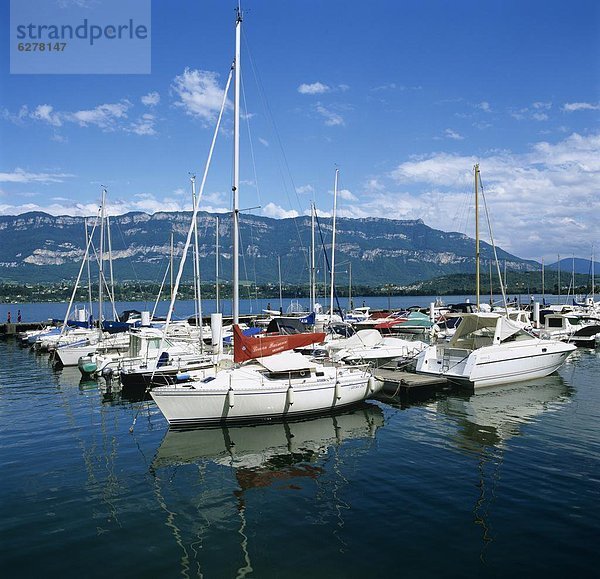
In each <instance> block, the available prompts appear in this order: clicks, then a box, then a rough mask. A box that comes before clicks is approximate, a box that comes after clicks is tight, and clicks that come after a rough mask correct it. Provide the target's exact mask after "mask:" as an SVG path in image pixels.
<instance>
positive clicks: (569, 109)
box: [563, 103, 600, 113]
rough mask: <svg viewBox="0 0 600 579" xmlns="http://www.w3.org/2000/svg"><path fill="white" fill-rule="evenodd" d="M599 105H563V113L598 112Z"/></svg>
mask: <svg viewBox="0 0 600 579" xmlns="http://www.w3.org/2000/svg"><path fill="white" fill-rule="evenodd" d="M598 110H600V104H598V103H565V104H564V105H563V111H565V112H567V113H572V112H574V111H598Z"/></svg>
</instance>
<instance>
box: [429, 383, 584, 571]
mask: <svg viewBox="0 0 600 579" xmlns="http://www.w3.org/2000/svg"><path fill="white" fill-rule="evenodd" d="M571 394H572V388H571V387H570V386H569V385H568V384H567V383H566V382H565V381H564V380H563V378H562V377H561V376H560V375H559V374H557V373H554V374H552V375H550V376H546V377H545V378H538V379H536V380H531V381H529V382H526V383H525V382H524V383H517V384H514V385H503V386H498V387H495V388H484V389H481V390H477V391H476V392H475V393H474V394H471V395H462V396H461V395H452V396H448V397H447V398H445V399H442V400H439V401H437V402H436V403H434V404H432V405H431V406H430V409H431V410H433V411H435V412H436V413H442V414H444V415H446V416H448V417H450V418H451V419H454V420H455V421H456V423H457V425H458V430H457V431H456V433H455V435H454V436H451V437H450V441H451V442H452V444H453V445H454V446H455V447H456V448H458V449H459V450H460V451H462V452H467V453H469V454H472V455H474V456H475V457H476V461H477V475H476V477H477V479H478V482H477V487H478V489H479V496H478V497H477V500H476V502H475V505H474V506H473V510H472V512H473V521H474V523H475V524H476V525H478V526H480V527H481V530H482V550H481V553H480V558H481V560H482V561H484V560H485V550H486V548H487V546H488V545H489V544H490V543H491V542H492V541H493V540H494V536H493V534H492V532H491V522H490V519H491V510H492V506H493V503H494V501H495V499H496V497H497V495H498V491H499V489H498V488H497V485H498V484H499V481H500V480H501V479H503V481H504V485H505V486H506V487H507V488H509V486H510V484H511V482H509V479H510V477H511V476H512V472H510V471H511V470H512V467H509V472H506V473H504V474H505V476H503V477H501V474H502V472H501V471H502V466H503V464H504V461H505V459H506V458H507V456H508V455H507V453H508V452H509V451H510V450H511V448H510V445H509V444H508V441H509V440H510V439H511V438H513V437H518V436H522V435H523V434H524V433H523V431H522V429H523V427H524V426H526V425H533V424H534V423H536V422H538V421H540V420H541V417H542V415H544V414H547V413H552V412H557V411H559V410H560V409H561V408H562V407H563V406H564V405H565V404H568V403H569V402H570V400H571ZM546 434H547V433H546V432H545V434H544V435H543V436H544V437H545V435H546ZM534 437H535V434H532V436H530V437H529V438H531V439H533V438H534ZM533 444H535V442H533ZM532 484H533V483H532Z"/></svg>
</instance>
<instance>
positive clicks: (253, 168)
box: [240, 77, 262, 205]
mask: <svg viewBox="0 0 600 579" xmlns="http://www.w3.org/2000/svg"><path fill="white" fill-rule="evenodd" d="M240 85H241V88H242V98H243V99H244V113H245V114H244V117H245V119H244V120H245V121H246V130H247V131H248V143H249V145H250V158H251V159H252V171H253V172H254V186H255V188H256V195H257V196H258V204H259V205H262V199H261V197H260V187H259V186H258V175H257V173H256V159H255V157H254V144H253V142H252V133H251V132H250V115H249V114H248V104H247V102H246V90H245V88H244V79H243V77H242V82H241V83H240Z"/></svg>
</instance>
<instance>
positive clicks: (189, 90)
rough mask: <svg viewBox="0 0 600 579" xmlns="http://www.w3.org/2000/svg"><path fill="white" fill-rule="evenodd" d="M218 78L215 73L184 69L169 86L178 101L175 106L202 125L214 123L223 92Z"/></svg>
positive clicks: (219, 108)
mask: <svg viewBox="0 0 600 579" xmlns="http://www.w3.org/2000/svg"><path fill="white" fill-rule="evenodd" d="M218 78H219V75H218V74H217V73H215V72H210V71H207V70H196V69H192V70H190V69H189V68H186V69H185V70H184V71H183V74H181V75H179V76H176V77H175V79H174V80H173V84H172V85H171V89H172V90H173V92H174V93H175V94H176V96H177V97H178V99H179V100H177V101H176V102H175V106H176V107H180V108H182V109H183V110H184V111H185V113H186V114H188V115H190V116H192V117H196V118H198V119H200V120H201V121H203V122H204V123H209V122H211V121H214V120H215V119H216V117H217V114H218V113H219V111H220V110H221V103H222V102H223V92H224V90H223V89H222V88H221V87H220V86H219V83H218ZM228 106H229V105H228Z"/></svg>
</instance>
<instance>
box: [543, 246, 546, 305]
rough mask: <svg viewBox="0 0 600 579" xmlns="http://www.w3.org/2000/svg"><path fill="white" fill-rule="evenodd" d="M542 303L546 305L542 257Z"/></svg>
mask: <svg viewBox="0 0 600 579" xmlns="http://www.w3.org/2000/svg"><path fill="white" fill-rule="evenodd" d="M542 303H543V304H546V284H545V282H544V258H543V257H542Z"/></svg>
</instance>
